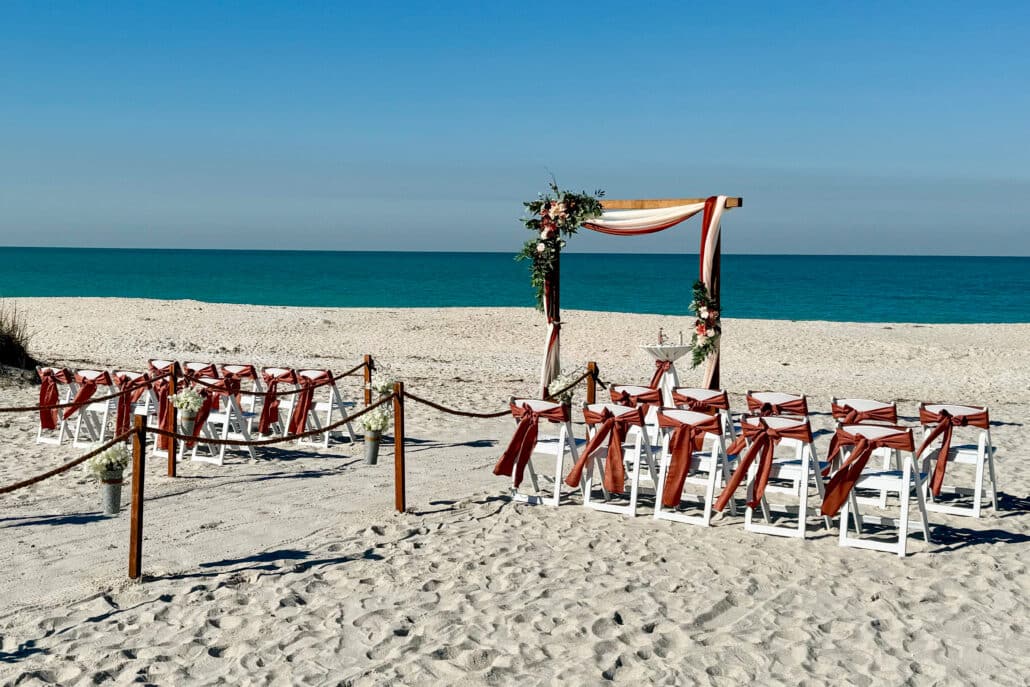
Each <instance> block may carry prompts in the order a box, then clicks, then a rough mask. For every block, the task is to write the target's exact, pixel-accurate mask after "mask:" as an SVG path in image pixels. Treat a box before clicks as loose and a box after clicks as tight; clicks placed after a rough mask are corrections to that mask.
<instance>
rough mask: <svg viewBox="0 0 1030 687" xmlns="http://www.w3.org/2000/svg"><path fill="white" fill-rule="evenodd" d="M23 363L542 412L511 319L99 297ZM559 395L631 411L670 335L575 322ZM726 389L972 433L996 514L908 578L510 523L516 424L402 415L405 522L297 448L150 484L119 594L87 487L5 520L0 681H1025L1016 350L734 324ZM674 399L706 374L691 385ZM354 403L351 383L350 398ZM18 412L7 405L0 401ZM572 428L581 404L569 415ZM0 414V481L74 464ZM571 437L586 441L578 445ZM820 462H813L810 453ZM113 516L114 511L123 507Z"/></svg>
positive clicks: (1026, 333)
mask: <svg viewBox="0 0 1030 687" xmlns="http://www.w3.org/2000/svg"><path fill="white" fill-rule="evenodd" d="M11 303H12V304H14V305H16V306H17V307H18V309H19V311H20V312H22V313H23V314H24V315H25V317H26V318H27V319H28V321H29V324H30V328H31V329H32V330H33V332H34V336H33V339H32V351H33V353H35V354H36V356H37V357H39V358H42V359H44V360H46V361H47V362H50V363H60V364H65V365H68V366H70V367H87V366H100V367H110V368H114V367H119V368H125V369H142V368H143V366H145V363H146V360H147V359H148V358H152V357H168V358H175V359H179V360H202V361H206V360H212V361H215V362H252V363H255V364H257V365H273V364H275V365H288V366H312V367H328V368H331V369H333V370H336V371H342V370H345V369H347V368H349V367H352V366H353V365H354V364H356V363H357V362H359V361H360V359H361V356H362V355H363V354H365V353H371V354H372V355H373V356H374V357H375V359H376V360H377V362H378V365H379V367H380V370H381V372H380V374H384V375H387V376H390V377H392V378H396V379H401V380H403V381H404V382H405V384H406V385H407V387H408V388H409V389H410V390H411V391H413V392H415V393H417V394H419V395H421V396H425V397H427V398H430V399H433V400H437V401H439V402H441V403H444V404H446V405H449V406H452V407H458V408H464V409H469V410H477V411H493V410H499V409H501V408H503V407H504V406H505V404H506V400H507V398H508V397H509V396H510V395H513V394H514V395H531V394H532V393H533V391H534V387H535V384H536V378H537V375H538V371H539V364H540V354H541V351H542V346H543V332H544V324H543V318H542V317H541V316H540V315H539V314H538V313H536V312H535V311H533V310H531V309H504V308H493V309H491V308H474V309H473V308H460V309H457V308H456V309H444V310H431V309H334V308H287V307H258V306H239V305H220V304H208V303H200V302H195V301H156V300H129V299H99V298H84V299H71V298H38V299H12V300H11ZM563 320H564V322H565V327H564V330H563V339H562V357H563V360H564V361H565V366H566V368H567V369H572V368H575V367H576V366H582V365H583V364H584V363H585V362H586V361H588V360H594V361H597V363H598V364H599V365H600V369H601V376H602V378H603V379H605V380H608V381H615V382H623V383H642V382H645V381H646V380H647V379H648V378H649V377H650V375H651V372H652V370H653V361H652V360H651V359H650V358H649V357H648V356H647V354H646V353H644V352H643V351H642V350H641V349H640V344H643V343H648V342H651V341H652V340H653V339H654V338H656V335H657V332H658V329H659V327H662V328H664V329H665V331H666V332H671V333H673V334H674V335H675V333H676V332H678V331H680V330H683V331H687V330H688V329H689V327H690V322H691V319H690V318H681V317H668V316H659V315H633V314H614V313H601V312H582V311H569V312H565V313H563ZM723 328H724V340H723V341H724V343H723V380H722V381H723V386H724V387H725V388H727V389H728V390H729V391H730V393H731V400H732V401H733V403H734V404H735V409H740V408H742V407H743V406H742V401H741V399H742V395H743V393H744V392H745V391H746V390H748V389H775V390H781V391H790V392H799V393H802V392H803V393H805V394H807V395H808V396H809V397H810V404H811V406H812V408H813V409H814V410H815V411H816V414H815V415H814V416H813V424H814V427H815V428H816V429H819V430H828V429H829V428H830V427H832V421H831V418H830V417H829V414H828V411H829V399H830V397H831V396H832V395H837V396H853V397H855V396H857V397H870V398H879V399H885V400H897V401H898V402H899V409H900V411H901V414H902V415H903V416H904V417H905V419H906V420H907V421H908V422H909V423H912V422H913V420H914V417H915V415H916V408H917V405H918V403H919V402H920V401H924V400H925V401H952V402H963V403H971V404H979V405H987V406H989V407H990V413H991V419H992V421H993V423H994V425H993V426H992V430H991V431H992V438H993V440H994V443H995V445H996V447H997V449H998V454H997V455H998V469H999V481H1000V491H1001V496H1000V501H1001V503H1000V505H1001V508H1000V510H999V511H998V512H995V511H993V510H990V509H988V510H987V511H986V512H985V515H984V517H982V518H981V519H979V520H975V519H972V518H962V517H957V516H947V515H941V514H931V522H932V523H933V524H934V525H935V527H934V530H933V534H934V537H935V541H934V542H933V543H932V544H926V543H924V542H923V541H922V539H921V538H919V537H915V538H913V539H911V540H910V551H911V555H910V556H909V557H907V558H905V559H899V558H897V557H896V556H893V555H889V554H885V553H877V552H873V551H864V550H855V549H846V548H841V547H839V546H838V545H837V539H836V531H835V530H834V531H832V532H827V531H826V530H822V529H816V530H815V532H814V535H813V536H811V537H810V539H809V540H808V541H804V542H801V541H797V540H788V539H781V538H778V537H770V536H761V535H755V534H751V533H747V532H745V531H744V530H743V528H742V525H741V522H742V518H740V517H736V516H727V517H726V518H724V519H722V520H720V521H719V522H718V523H716V525H715V526H714V527H712V528H709V529H703V528H698V527H692V526H689V525H682V524H677V523H670V522H656V521H654V520H653V519H652V518H651V517H650V515H651V508H650V505H647V506H645V507H644V508H643V509H642V516H641V517H637V518H635V519H628V518H624V517H620V516H616V515H610V514H604V513H599V512H592V511H587V510H585V509H583V508H580V507H579V506H577V505H575V504H574V503H569V505H563V506H562V507H559V508H548V507H530V506H525V505H518V504H513V503H510V502H508V500H507V499H506V498H504V494H505V493H506V487H507V482H506V480H504V479H502V478H498V477H495V476H494V475H492V473H491V469H492V467H493V464H494V462H495V461H496V459H497V456H498V455H499V453H500V451H501V450H502V448H503V446H504V444H505V443H506V442H507V440H508V439H509V437H510V435H511V430H512V422H511V419H510V418H500V419H493V420H478V419H467V418H459V417H454V416H449V415H442V414H439V413H437V412H435V411H432V410H430V409H428V408H425V407H420V406H417V405H409V408H408V413H407V416H406V422H407V429H408V434H409V438H408V440H409V444H408V448H407V451H408V469H409V476H408V505H409V512H407V513H405V514H396V513H394V512H393V510H392V505H393V504H392V498H393V479H392V478H393V475H392V462H391V455H390V451H389V450H388V449H385V450H384V455H383V457H382V459H381V461H380V464H379V465H378V466H368V465H365V464H364V463H363V459H362V453H361V451H362V446H361V445H357V446H350V445H348V444H336V445H334V446H333V447H332V448H330V449H329V450H311V449H307V448H304V449H300V448H297V447H296V446H295V445H293V444H284V445H283V446H281V447H276V448H273V449H266V450H263V451H262V452H261V453H260V455H259V458H258V459H257V460H251V459H249V458H247V457H245V455H244V454H240V453H233V454H231V455H230V457H229V458H228V459H227V461H226V464H225V465H224V466H220V467H219V466H214V465H208V464H198V463H190V462H184V463H183V464H182V465H181V467H180V472H179V475H180V476H179V477H178V478H175V479H172V478H168V477H166V476H165V475H164V474H163V465H162V464H159V462H158V461H152V462H151V463H150V465H149V466H148V472H147V476H146V479H147V485H146V494H147V502H146V514H145V533H146V539H145V544H144V571H145V574H146V576H147V581H146V583H145V584H143V585H139V584H132V583H129V582H127V581H126V579H125V577H126V562H127V545H128V515H127V513H125V512H123V513H122V514H121V515H120V516H118V517H104V516H102V515H101V514H100V513H99V512H98V509H99V497H98V493H97V486H96V484H95V483H94V482H92V481H90V480H88V479H87V478H86V476H85V475H84V474H83V472H82V471H81V470H78V469H75V470H72V471H71V472H69V473H66V474H63V475H61V476H58V477H55V478H53V479H50V480H47V481H45V482H43V483H41V484H39V485H36V486H33V487H31V488H28V489H23V490H21V491H18V492H15V493H12V494H9V495H4V496H0V560H3V561H4V565H2V566H0V589H3V591H4V593H3V596H2V601H0V682H2V684H5V685H6V684H10V685H14V684H19V685H22V684H24V685H40V684H60V685H74V684H130V683H139V684H155V685H166V684H177V685H184V684H312V685H316V684H317V685H321V684H332V685H336V684H346V685H365V684H384V685H385V684H390V685H395V684H406V685H421V684H455V685H458V684H469V685H473V684H516V683H518V684H601V683H606V682H609V681H613V682H615V683H622V684H662V685H684V684H715V685H738V684H741V683H742V682H754V683H758V684H791V685H798V684H800V685H819V684H856V685H879V684H884V685H898V684H913V685H917V684H918V685H924V684H925V685H934V684H939V685H950V684H955V685H959V684H961V685H966V684H1001V685H1023V684H1026V675H1027V674H1028V671H1030V658H1028V657H1027V651H1026V649H1027V646H1028V645H1030V637H1028V627H1030V601H1028V599H1030V575H1028V571H1027V566H1028V564H1030V516H1028V515H1027V510H1028V508H1030V497H1028V494H1030V467H1028V464H1027V462H1026V460H1025V457H1026V456H1025V454H1026V450H1025V448H1024V445H1025V443H1026V426H1027V423H1028V422H1030V411H1028V410H1027V408H1028V403H1030V367H1028V366H1027V355H1028V353H1030V324H1014V325H996V324H992V325H913V324H901V323H889V324H850V323H829V322H787V321H768V320H734V319H726V320H725V321H724V322H723ZM683 372H684V374H683V378H684V380H683V381H684V382H685V383H691V382H694V383H699V382H700V379H701V374H700V371H690V370H689V366H686V367H684V368H683ZM342 388H343V390H344V391H345V393H349V394H350V395H351V397H352V398H357V397H358V394H359V391H358V381H357V378H355V379H353V380H350V381H348V382H347V383H345V384H344V385H342ZM37 393H38V388H37V387H35V386H31V385H29V384H27V383H24V382H20V381H17V380H10V379H7V380H0V405H14V404H26V405H28V404H31V403H33V402H34V401H35V400H36V394H37ZM579 400H582V395H580V396H579V397H578V398H577V402H578V401H579ZM37 419H38V418H37V417H36V416H34V415H32V414H13V415H12V414H8V415H0V437H2V440H3V448H2V449H0V456H2V458H3V460H2V461H0V485H5V484H8V483H10V482H14V481H17V480H20V479H23V478H25V477H26V476H29V475H33V474H36V473H38V472H42V471H44V470H47V469H50V468H52V467H55V466H57V465H59V464H60V463H62V462H64V461H66V460H69V459H71V458H73V457H74V456H76V455H78V454H79V453H80V450H78V449H73V448H72V447H71V446H70V445H68V444H66V445H64V446H61V447H53V446H39V445H37V444H36V443H35V436H36V426H37ZM576 428H577V432H578V433H580V434H581V433H582V432H583V426H582V424H581V423H578V424H577V425H576ZM827 444H828V434H827V433H823V434H821V435H820V436H819V438H818V439H817V446H818V448H819V450H820V451H822V452H825V450H826V446H827ZM125 498H126V499H127V496H126V497H125Z"/></svg>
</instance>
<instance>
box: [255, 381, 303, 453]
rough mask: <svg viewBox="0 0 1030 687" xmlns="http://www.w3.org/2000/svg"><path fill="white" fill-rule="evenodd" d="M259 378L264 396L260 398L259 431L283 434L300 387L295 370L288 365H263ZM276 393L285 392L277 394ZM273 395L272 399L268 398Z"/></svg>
mask: <svg viewBox="0 0 1030 687" xmlns="http://www.w3.org/2000/svg"><path fill="white" fill-rule="evenodd" d="M261 379H262V381H263V382H264V387H265V394H266V395H265V396H264V397H263V398H262V399H261V413H260V419H261V422H260V423H259V427H258V429H259V431H260V432H261V433H262V434H276V435H278V436H283V435H285V434H286V429H287V427H289V424H290V415H291V414H292V412H293V405H294V402H295V400H296V393H295V392H297V391H298V390H299V389H300V385H299V378H298V376H297V372H296V370H293V369H291V368H288V367H263V368H261ZM278 394H286V395H284V396H278ZM273 396H275V398H274V400H271V401H270V400H269V399H270V398H272V397H273Z"/></svg>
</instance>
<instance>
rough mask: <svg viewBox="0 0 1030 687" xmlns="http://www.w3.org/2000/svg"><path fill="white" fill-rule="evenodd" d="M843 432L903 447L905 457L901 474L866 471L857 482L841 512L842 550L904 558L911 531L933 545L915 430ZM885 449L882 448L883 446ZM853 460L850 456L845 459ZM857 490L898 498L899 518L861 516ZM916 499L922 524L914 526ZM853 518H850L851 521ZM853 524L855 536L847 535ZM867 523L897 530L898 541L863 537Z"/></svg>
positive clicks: (870, 428) (860, 428)
mask: <svg viewBox="0 0 1030 687" xmlns="http://www.w3.org/2000/svg"><path fill="white" fill-rule="evenodd" d="M840 430H843V432H846V433H849V434H851V435H854V436H861V437H865V438H866V439H867V440H869V441H870V442H871V443H872V445H873V446H879V445H880V444H882V443H885V442H886V441H890V442H891V443H896V444H897V443H903V444H904V448H898V449H897V450H899V451H901V454H902V460H901V463H902V466H901V469H900V470H870V469H868V468H866V469H864V470H863V471H862V472H861V473H860V474H859V475H858V478H857V480H856V481H855V484H854V488H853V489H852V490H851V492H850V494H848V497H847V499H845V500H844V502H843V504H842V505H841V509H840V533H839V543H840V545H841V546H850V547H854V548H860V549H873V550H875V551H886V552H887V553H896V554H897V555H898V556H900V557H902V558H904V557H905V555H906V553H907V547H908V533H909V530H910V529H916V530H922V533H923V538H924V539H925V541H926V542H928V543H929V542H930V541H931V539H930V524H929V521H928V520H927V516H926V505H927V504H926V503H925V502H924V500H923V485H922V482H923V479H924V477H925V475H923V474H921V473H920V472H919V470H918V467H917V466H916V463H915V458H914V452H913V448H914V444H913V439H912V430H911V429H908V428H904V427H890V426H883V425H843V426H842V427H840ZM881 447H882V446H881ZM847 457H850V456H846V458H847ZM836 478H837V476H836V474H835V475H834V477H833V478H831V484H833V480H834V479H836ZM855 489H870V490H873V491H888V492H891V493H895V494H897V495H898V501H899V514H898V517H897V518H892V517H886V516H870V515H862V514H861V513H860V512H859V501H858V499H857V498H856V495H855V491H854V490H855ZM913 494H914V495H915V497H916V504H917V505H918V507H919V517H920V521H919V522H918V523H912V522H910V520H909V509H910V500H911V498H912V495H913ZM849 516H850V518H849ZM852 522H853V523H854V530H855V536H854V537H852V536H850V535H849V534H848V531H849V529H850V527H851V523H852ZM864 523H875V524H879V525H888V526H894V527H896V528H897V531H898V537H897V540H896V541H892V542H883V541H876V540H872V539H863V538H862V537H861V534H862V529H863V527H864Z"/></svg>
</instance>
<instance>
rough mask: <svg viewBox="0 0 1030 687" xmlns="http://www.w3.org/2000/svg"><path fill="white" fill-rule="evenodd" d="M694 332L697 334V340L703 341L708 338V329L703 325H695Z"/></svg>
mask: <svg viewBox="0 0 1030 687" xmlns="http://www.w3.org/2000/svg"><path fill="white" fill-rule="evenodd" d="M695 331H696V332H697V338H699V339H703V338H705V337H706V336H708V328H707V327H705V325H704V323H702V324H699V325H697V327H696V328H695Z"/></svg>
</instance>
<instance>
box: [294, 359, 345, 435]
mask: <svg viewBox="0 0 1030 687" xmlns="http://www.w3.org/2000/svg"><path fill="white" fill-rule="evenodd" d="M297 377H298V380H299V381H300V383H301V385H302V386H303V385H304V384H311V385H313V393H314V394H315V395H318V394H319V390H324V391H322V394H323V395H324V398H322V399H317V398H313V399H312V403H311V406H310V407H309V409H308V413H307V417H306V418H305V420H304V422H303V424H302V425H301V424H300V423H299V422H296V420H295V419H293V420H291V424H297V427H296V428H295V429H297V430H299V431H296V433H298V434H299V433H300V432H302V431H305V430H319V429H322V428H323V427H326V426H328V425H331V424H332V423H333V422H336V421H338V420H343V419H346V418H347V417H348V415H349V413H348V412H347V408H348V407H351V408H353V407H354V402H353V401H345V400H344V399H343V394H341V393H340V388H339V387H338V386H336V380H334V379H333V373H332V371H330V370H297ZM301 393H303V392H301ZM298 398H299V395H295V396H293V397H292V398H291V399H290V400H289V401H286V400H285V399H284V402H283V407H286V406H289V408H290V412H291V415H292V413H293V412H294V408H295V407H296V403H297V401H298ZM344 429H345V430H346V434H347V437H348V438H349V439H350V442H351V443H352V444H353V443H355V442H356V441H357V440H358V437H357V434H355V432H354V426H353V425H352V423H351V422H350V421H349V420H348V421H347V422H346V423H345V424H344ZM340 433H342V432H340V430H338V429H337V430H332V431H329V432H323V433H322V435H321V439H318V438H316V437H312V438H309V439H299V440H298V441H300V442H303V443H311V444H321V445H322V448H329V440H330V438H331V435H333V434H340Z"/></svg>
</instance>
